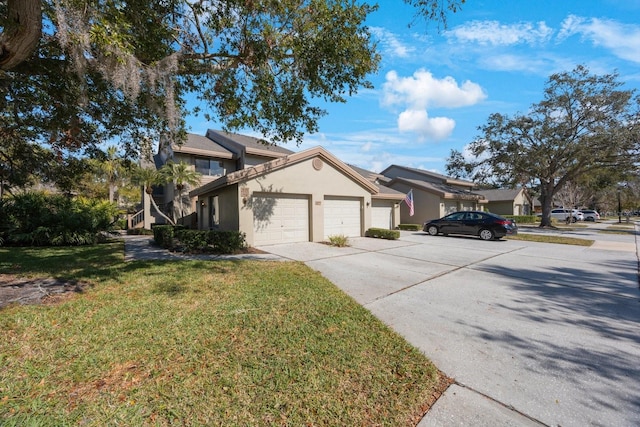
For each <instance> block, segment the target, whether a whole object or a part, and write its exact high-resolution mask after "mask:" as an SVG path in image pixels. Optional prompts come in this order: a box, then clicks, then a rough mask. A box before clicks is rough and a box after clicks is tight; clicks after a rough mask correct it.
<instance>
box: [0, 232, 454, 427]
mask: <svg viewBox="0 0 640 427" xmlns="http://www.w3.org/2000/svg"><path fill="white" fill-rule="evenodd" d="M0 259H1V260H2V261H1V262H0V273H4V274H12V275H21V276H30V277H45V276H55V277H60V278H63V277H64V278H68V279H72V280H79V281H86V282H89V283H90V284H91V286H90V287H89V288H87V289H88V290H87V291H85V292H84V293H82V294H80V295H74V296H69V297H68V298H64V299H61V300H57V302H56V303H55V304H44V305H39V306H17V305H13V306H9V307H8V308H5V309H3V310H1V311H0V330H2V333H3V339H2V340H1V341H0V364H1V365H2V367H3V369H1V370H0V424H2V425H3V426H13V425H15V426H18V425H56V426H65V425H80V424H81V425H85V426H102V425H154V426H155V425H229V426H234V425H237V426H240V425H242V426H244V425H415V424H416V422H417V421H418V420H419V419H420V417H421V415H422V414H423V413H424V412H425V410H426V409H427V408H428V406H429V405H430V404H431V403H432V402H433V401H434V399H435V398H437V396H438V395H439V393H440V392H441V391H442V390H443V388H444V387H445V386H446V385H447V384H448V379H447V378H445V377H444V376H442V375H441V374H440V373H439V372H438V370H437V369H436V368H435V366H433V364H431V363H430V362H429V361H428V360H427V359H426V358H425V357H424V356H423V355H422V354H421V353H420V352H419V351H418V350H417V349H416V348H414V347H412V346H410V345H409V344H407V342H406V341H404V340H403V339H402V338H401V337H400V336H399V335H397V334H395V333H394V332H392V331H391V330H390V329H389V328H387V327H386V326H385V325H383V324H382V323H381V322H380V321H378V320H377V319H376V318H374V317H373V316H372V315H371V314H370V313H369V312H368V311H367V310H365V309H364V308H362V307H361V306H359V305H358V304H356V303H355V302H354V301H353V300H352V299H351V298H349V297H348V296H346V295H345V294H344V293H342V292H341V291H340V290H339V289H337V288H336V287H335V286H334V285H332V284H331V283H330V282H328V281H327V280H326V279H324V278H323V277H322V276H321V275H320V274H319V273H317V272H315V271H313V270H311V269H309V268H307V267H306V266H305V265H304V264H302V263H293V262H261V261H178V262H161V261H157V262H155V261H154V262H152V261H144V262H142V261H140V262H130V263H126V264H125V263H124V262H123V252H122V244H121V243H112V244H108V245H100V246H96V247H91V248H37V249H17V248H10V249H7V248H0Z"/></svg>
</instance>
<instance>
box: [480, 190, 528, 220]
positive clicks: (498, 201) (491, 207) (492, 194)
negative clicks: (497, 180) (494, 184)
mask: <svg viewBox="0 0 640 427" xmlns="http://www.w3.org/2000/svg"><path fill="white" fill-rule="evenodd" d="M475 193H477V194H481V195H483V196H484V198H485V199H487V205H486V210H487V211H489V212H492V213H495V214H498V215H532V213H533V200H531V197H529V194H528V193H527V192H526V191H525V189H524V188H515V189H493V190H476V191H475Z"/></svg>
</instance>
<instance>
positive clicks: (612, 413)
mask: <svg viewBox="0 0 640 427" xmlns="http://www.w3.org/2000/svg"><path fill="white" fill-rule="evenodd" d="M611 225H613V224H602V223H600V224H590V225H589V226H588V227H587V228H575V229H574V230H573V231H565V232H561V231H544V230H539V229H535V228H532V229H525V228H523V229H521V233H556V234H558V233H561V234H564V235H567V236H571V237H579V238H587V239H591V240H596V242H595V243H594V244H593V245H592V246H590V247H583V246H572V245H560V244H547V243H536V242H526V241H518V240H501V241H489V242H485V241H481V240H479V239H476V238H468V237H443V236H429V235H427V234H425V233H422V232H402V236H401V238H400V239H399V240H395V241H386V240H380V239H370V238H353V239H350V242H351V246H350V247H347V248H336V247H331V246H328V245H323V244H318V243H296V244H283V245H273V246H265V247H262V248H260V249H262V250H264V251H267V252H269V253H271V254H274V255H278V256H280V257H282V258H284V259H291V260H298V261H303V262H305V263H306V264H307V265H308V266H310V267H311V268H313V269H315V270H318V271H319V272H321V273H322V274H323V275H324V276H325V277H326V278H327V279H329V280H330V281H331V282H333V283H334V284H336V285H337V286H338V287H340V288H341V289H342V290H344V291H345V292H346V293H347V294H349V295H350V296H351V297H353V298H354V299H355V300H356V301H357V302H358V303H360V304H362V305H363V306H364V307H366V308H367V309H368V310H370V311H371V312H372V313H373V314H374V315H376V316H377V317H378V318H379V319H381V320H382V321H383V322H384V323H386V324H387V325H389V326H390V327H391V328H393V329H394V330H395V331H397V332H398V333H400V334H401V335H402V336H404V337H405V338H406V339H407V340H408V341H409V342H410V343H411V344H413V345H414V346H416V347H417V348H419V349H420V350H421V351H422V352H423V353H424V354H425V355H426V356H427V357H429V358H430V359H431V360H432V361H433V362H434V363H435V365H436V366H437V367H438V368H439V369H440V370H442V371H443V372H444V373H445V374H446V375H448V376H450V377H452V378H453V379H454V380H455V383H454V384H453V385H452V386H450V387H449V389H448V390H447V391H446V392H445V394H444V396H443V397H441V398H440V399H439V400H438V401H437V402H436V404H435V405H434V407H433V408H432V409H431V410H430V411H429V412H428V413H427V414H426V416H425V417H424V418H423V420H422V421H421V422H420V424H419V427H433V426H456V425H459V426H527V425H532V426H533V425H538V426H539V425H547V426H563V427H568V426H638V425H640V381H639V379H640V365H639V364H638V360H639V358H640V292H639V288H638V252H637V250H636V236H635V233H634V232H627V233H624V234H618V233H617V232H612V231H606V230H604V228H606V227H609V226H611ZM631 230H633V228H632V229H631Z"/></svg>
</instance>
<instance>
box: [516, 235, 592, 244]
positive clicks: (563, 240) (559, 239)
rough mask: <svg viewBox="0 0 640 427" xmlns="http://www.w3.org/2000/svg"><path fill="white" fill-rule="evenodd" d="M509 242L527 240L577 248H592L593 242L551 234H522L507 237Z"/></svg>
mask: <svg viewBox="0 0 640 427" xmlns="http://www.w3.org/2000/svg"><path fill="white" fill-rule="evenodd" d="M505 239H508V240H526V241H528V242H541V243H559V244H563V245H576V246H591V245H592V244H593V240H588V239H578V238H575V237H564V236H556V235H549V234H524V233H520V234H517V235H515V236H506V237H505Z"/></svg>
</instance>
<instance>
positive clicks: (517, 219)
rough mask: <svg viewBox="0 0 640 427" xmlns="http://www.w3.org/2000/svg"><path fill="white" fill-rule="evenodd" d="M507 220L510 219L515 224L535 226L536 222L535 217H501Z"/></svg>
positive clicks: (536, 218)
mask: <svg viewBox="0 0 640 427" xmlns="http://www.w3.org/2000/svg"><path fill="white" fill-rule="evenodd" d="M503 216H504V217H505V218H507V219H512V220H514V221H515V222H516V224H535V222H536V221H539V220H538V217H537V216H536V215H503Z"/></svg>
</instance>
